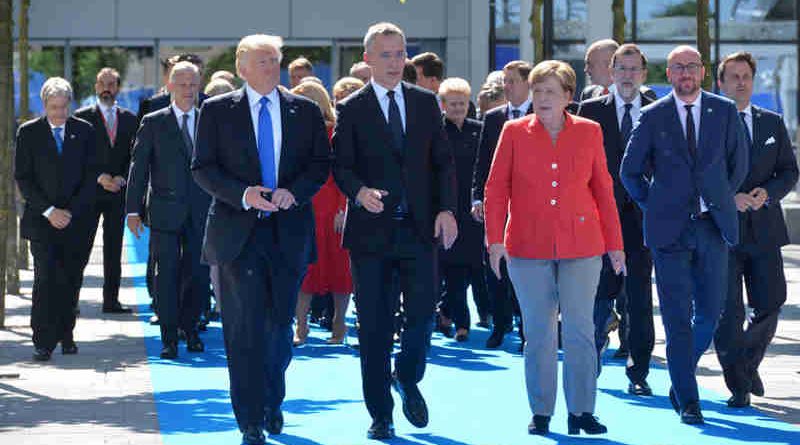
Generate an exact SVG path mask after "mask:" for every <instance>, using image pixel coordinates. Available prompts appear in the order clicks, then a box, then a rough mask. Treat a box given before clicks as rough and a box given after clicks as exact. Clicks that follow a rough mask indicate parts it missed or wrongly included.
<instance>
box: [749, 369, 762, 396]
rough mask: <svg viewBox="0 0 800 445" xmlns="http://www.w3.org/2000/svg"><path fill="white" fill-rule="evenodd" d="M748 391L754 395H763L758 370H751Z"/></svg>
mask: <svg viewBox="0 0 800 445" xmlns="http://www.w3.org/2000/svg"><path fill="white" fill-rule="evenodd" d="M750 393H752V394H753V395H754V396H759V397H764V382H762V381H761V376H760V375H758V370H755V371H753V376H752V378H751V384H750Z"/></svg>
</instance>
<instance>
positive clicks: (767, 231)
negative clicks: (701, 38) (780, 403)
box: [714, 52, 798, 408]
mask: <svg viewBox="0 0 800 445" xmlns="http://www.w3.org/2000/svg"><path fill="white" fill-rule="evenodd" d="M718 74H719V75H718V77H717V79H718V81H717V82H718V83H719V86H720V88H721V89H722V91H724V92H725V95H726V96H728V97H730V98H731V99H734V100H735V101H736V108H737V109H738V110H739V117H740V118H741V119H742V120H743V122H744V124H745V127H746V131H747V134H746V135H747V136H748V139H747V141H748V142H749V143H750V173H748V175H747V178H746V179H745V181H744V183H743V184H742V186H741V187H740V188H739V192H738V193H736V196H734V199H735V201H736V208H737V210H738V211H739V238H740V243H739V245H738V246H736V247H734V248H733V249H732V250H731V252H730V260H729V262H728V274H729V276H728V293H727V298H726V300H725V305H724V309H723V311H722V318H721V319H720V321H719V328H718V329H717V333H716V335H715V336H714V348H715V349H716V351H717V357H718V358H719V362H720V364H721V365H722V371H723V375H724V377H725V384H726V385H727V386H728V389H730V391H731V394H732V395H731V398H730V399H728V406H730V407H732V408H742V407H745V406H749V405H750V394H751V393H752V394H755V395H757V396H763V395H764V385H763V383H762V382H761V378H760V377H759V375H758V365H759V364H760V363H761V360H762V359H763V358H764V352H765V351H766V349H767V346H769V343H770V341H771V340H772V337H773V336H774V335H775V330H776V328H777V327H778V314H780V311H781V306H782V305H783V303H784V302H785V301H786V277H784V275H783V258H782V256H781V246H785V245H786V244H789V236H788V233H787V231H786V223H785V222H784V220H783V210H782V209H781V199H782V198H783V197H784V196H786V194H787V193H789V191H791V190H792V188H793V187H794V185H795V183H797V176H798V170H797V160H796V159H795V156H794V153H793V152H792V143H791V140H790V139H789V134H788V132H787V131H786V126H785V125H784V123H783V119H782V118H781V116H780V115H778V114H777V113H773V112H772V111H768V110H765V109H763V108H761V107H757V106H755V105H752V104H751V103H750V97H751V96H752V94H753V77H755V74H756V62H755V60H754V59H753V56H752V55H751V54H750V53H746V52H738V53H734V54H731V55H729V56H727V57H725V58H724V59H723V60H722V62H721V63H720V65H719V69H718ZM742 279H744V282H745V284H746V286H747V301H748V305H749V306H750V307H751V308H753V317H752V318H750V319H749V321H748V323H747V329H743V324H744V320H745V307H744V301H743V294H742Z"/></svg>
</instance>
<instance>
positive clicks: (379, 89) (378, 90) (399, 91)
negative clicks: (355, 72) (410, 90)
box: [369, 79, 403, 101]
mask: <svg viewBox="0 0 800 445" xmlns="http://www.w3.org/2000/svg"><path fill="white" fill-rule="evenodd" d="M369 82H370V83H371V84H372V89H373V90H375V95H377V96H378V99H379V100H382V99H383V98H384V97H386V93H388V92H389V89H388V88H386V87H384V86H383V85H381V84H379V83H378V82H375V80H374V79H371V80H370V81H369ZM392 91H394V100H395V101H397V100H400V98H402V97H403V82H397V85H395V87H394V88H392Z"/></svg>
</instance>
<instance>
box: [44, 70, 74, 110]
mask: <svg viewBox="0 0 800 445" xmlns="http://www.w3.org/2000/svg"><path fill="white" fill-rule="evenodd" d="M57 96H60V97H66V98H67V100H72V85H70V84H69V82H68V81H67V79H64V78H63V77H51V78H49V79H47V80H46V81H45V82H44V85H42V89H41V90H40V91H39V97H40V98H41V99H42V104H43V105H45V106H47V101H48V100H49V99H50V98H52V97H57Z"/></svg>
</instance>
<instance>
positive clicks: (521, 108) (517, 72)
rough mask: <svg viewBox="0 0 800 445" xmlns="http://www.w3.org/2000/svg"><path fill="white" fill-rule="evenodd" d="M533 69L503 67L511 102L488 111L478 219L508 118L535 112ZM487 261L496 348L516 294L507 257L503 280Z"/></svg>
mask: <svg viewBox="0 0 800 445" xmlns="http://www.w3.org/2000/svg"><path fill="white" fill-rule="evenodd" d="M532 69H533V66H531V64H530V63H528V62H525V61H522V60H514V61H512V62H508V63H507V64H506V65H505V66H504V67H503V90H504V91H505V93H506V99H508V103H506V104H505V105H502V106H499V107H497V108H495V109H493V110H491V111H489V112H488V113H486V117H485V118H484V120H483V130H482V131H481V139H480V143H479V145H478V154H477V157H476V160H475V177H474V178H473V180H472V215H473V217H474V218H475V219H476V220H478V221H481V222H483V187H484V186H485V185H486V178H488V177H489V169H490V168H491V166H492V158H493V157H494V151H495V148H497V141H498V140H499V139H500V132H501V131H502V130H503V125H504V124H505V123H506V121H508V120H511V119H517V118H520V117H522V116H525V115H528V114H531V113H533V106H532V104H531V99H530V86H529V85H528V74H530V72H531V70H532ZM486 264H487V267H486V284H487V287H488V289H489V301H490V302H491V308H492V318H493V319H494V327H493V329H492V334H491V335H490V336H489V338H488V339H487V340H486V347H487V348H491V349H495V348H499V347H500V346H501V345H502V344H503V338H504V337H505V335H506V332H507V331H510V330H512V329H513V327H514V326H513V323H514V317H513V314H514V307H515V305H516V297H515V296H514V289H513V288H512V286H511V281H510V280H509V278H508V271H507V270H506V263H505V260H504V261H503V262H502V263H501V269H500V270H501V273H502V278H501V279H499V280H498V279H497V276H495V274H494V272H492V271H491V270H490V269H489V267H488V264H489V262H488V261H487V262H486ZM519 332H520V337H521V338H522V337H524V336H523V335H522V328H520V331H519ZM520 350H521V349H520Z"/></svg>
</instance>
